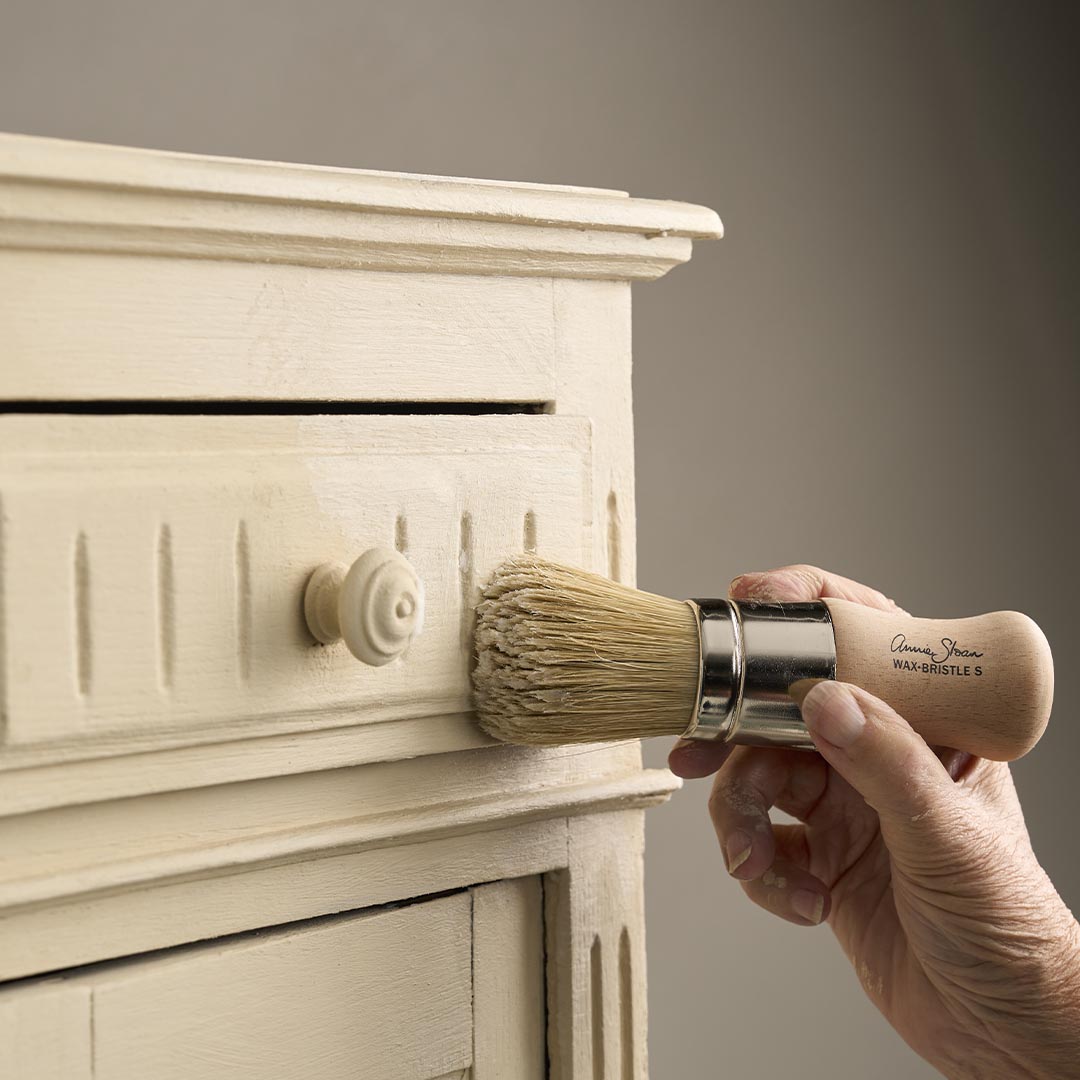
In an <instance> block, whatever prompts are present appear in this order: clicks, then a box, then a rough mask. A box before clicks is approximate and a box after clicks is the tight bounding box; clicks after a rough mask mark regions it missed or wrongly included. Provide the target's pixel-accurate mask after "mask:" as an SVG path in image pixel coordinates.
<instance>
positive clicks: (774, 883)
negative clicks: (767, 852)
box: [761, 869, 787, 889]
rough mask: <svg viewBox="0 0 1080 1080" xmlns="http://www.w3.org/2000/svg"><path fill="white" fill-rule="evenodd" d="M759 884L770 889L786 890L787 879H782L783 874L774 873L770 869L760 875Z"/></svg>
mask: <svg viewBox="0 0 1080 1080" xmlns="http://www.w3.org/2000/svg"><path fill="white" fill-rule="evenodd" d="M761 883H762V885H768V886H770V888H776V889H786V888H787V878H786V877H784V875H783V874H777V873H775V872H774V871H773V870H772V869H769V870H766V871H765V873H764V874H762V875H761Z"/></svg>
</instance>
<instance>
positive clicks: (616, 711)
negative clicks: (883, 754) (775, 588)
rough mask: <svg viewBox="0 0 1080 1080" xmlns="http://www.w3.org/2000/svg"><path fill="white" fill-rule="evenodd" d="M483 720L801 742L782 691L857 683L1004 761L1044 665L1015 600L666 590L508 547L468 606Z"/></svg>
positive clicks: (510, 736)
mask: <svg viewBox="0 0 1080 1080" xmlns="http://www.w3.org/2000/svg"><path fill="white" fill-rule="evenodd" d="M476 654H477V656H476V664H475V667H474V671H473V686H474V690H475V699H476V707H477V712H478V715H479V719H480V723H481V726H482V727H483V728H484V730H485V731H487V732H488V733H489V734H491V735H493V736H494V737H495V738H497V739H501V740H503V741H505V742H515V743H529V744H534V745H559V744H564V743H583V742H600V741H605V740H612V739H627V738H644V737H647V736H653V735H682V736H684V737H688V738H696V739H720V740H725V741H730V742H735V743H745V744H750V745H758V746H789V747H799V748H803V749H813V743H812V741H811V740H810V737H809V735H808V734H807V731H806V728H805V727H804V726H803V723H802V719H801V717H800V714H799V708H798V705H797V704H796V702H795V700H794V699H793V698H792V697H791V695H790V694H789V693H788V691H789V688H790V687H791V686H792V685H793V684H794V683H796V682H799V681H800V680H803V679H839V680H842V681H844V682H849V683H854V684H855V685H857V686H860V687H862V688H863V689H864V690H867V691H869V692H870V693H872V694H875V695H876V696H877V697H880V698H882V699H883V700H885V701H886V702H888V703H889V704H890V705H891V706H892V707H893V708H894V709H896V710H897V712H899V713H900V715H901V716H904V717H905V718H906V719H907V720H908V721H909V722H910V723H911V724H912V726H913V727H915V728H916V730H918V731H919V733H920V734H921V735H922V736H923V738H925V739H926V741H927V742H929V743H932V744H935V745H943V746H949V747H952V748H954V749H957V750H965V751H967V752H969V753H972V754H977V755H979V756H980V757H986V758H993V759H996V760H1000V761H1011V760H1013V759H1014V758H1018V757H1020V756H1022V755H1023V754H1025V753H1027V751H1028V750H1030V749H1031V747H1032V746H1034V745H1035V743H1036V742H1037V741H1038V740H1039V737H1040V736H1041V735H1042V732H1043V730H1044V728H1045V727H1046V722H1047V720H1048V719H1049V716H1050V706H1051V702H1052V699H1053V688H1054V670H1053V660H1052V658H1051V655H1050V647H1049V645H1048V644H1047V642H1046V638H1045V637H1044V636H1043V633H1042V631H1041V630H1040V629H1039V628H1038V626H1036V624H1035V623H1034V622H1032V620H1031V619H1029V618H1028V617H1027V616H1026V615H1021V614H1020V613H1019V612H1015V611H997V612H993V613H991V614H987V615H978V616H975V617H973V618H966V619H916V618H913V617H911V616H910V615H907V614H905V613H903V612H901V611H895V612H893V611H880V610H877V609H874V608H868V607H864V606H863V605H860V604H854V603H851V602H849V601H846V600H832V599H829V600H821V601H816V602H813V603H759V602H750V601H745V600H738V601H736V600H687V601H680V600H670V599H667V598H666V597H662V596H656V595H654V594H652V593H647V592H641V591H639V590H637V589H633V588H629V587H628V586H625V585H620V584H618V583H616V582H613V581H610V580H608V579H607V578H604V577H601V576H599V575H597V574H592V573H588V572H586V571H584V570H578V569H574V568H572V567H565V566H559V565H557V564H555V563H551V562H548V561H546V560H544V559H540V558H537V557H536V556H531V555H526V556H520V557H518V558H514V559H511V560H510V561H509V562H507V563H505V564H503V565H502V566H501V567H500V568H499V569H498V570H497V571H496V573H495V574H494V576H493V577H492V579H491V581H490V582H489V583H488V585H487V587H486V588H485V590H484V592H483V596H482V599H481V602H480V604H479V605H478V608H477V624H476Z"/></svg>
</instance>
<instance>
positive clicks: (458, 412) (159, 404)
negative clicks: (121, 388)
mask: <svg viewBox="0 0 1080 1080" xmlns="http://www.w3.org/2000/svg"><path fill="white" fill-rule="evenodd" d="M554 411H555V403H554V402H552V401H315V400H311V401H179V400H169V401H137V400H131V401H0V414H2V413H43V414H55V413H64V414H76V415H80V416H129V415H132V416H145V415H153V416H309V415H315V416H325V415H334V416H489V415H498V416H515V415H522V416H536V415H540V414H543V413H551V412H554Z"/></svg>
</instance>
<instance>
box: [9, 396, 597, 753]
mask: <svg viewBox="0 0 1080 1080" xmlns="http://www.w3.org/2000/svg"><path fill="white" fill-rule="evenodd" d="M589 445H590V427H589V422H588V421H587V420H581V419H577V418H562V417H553V416H542V415H511V416H475V417H474V416H467V417H466V416H459V417H453V416H334V417H326V416H324V417H307V416H305V417H288V416H279V417H251V416H247V417H222V416H219V417H183V416H160V417H130V416H122V417H107V416H97V417H43V416H9V417H6V418H4V419H3V420H2V421H0V446H2V447H3V450H4V453H3V463H2V465H0V499H2V504H3V536H2V541H3V547H2V550H3V567H2V583H0V589H2V601H3V606H2V620H3V625H2V635H0V646H2V649H3V657H2V661H3V662H2V667H0V670H2V673H3V674H2V678H3V687H2V692H3V695H4V700H5V704H6V715H7V727H6V731H5V732H4V738H5V743H6V745H5V748H6V749H7V750H8V752H9V757H10V755H11V754H13V753H15V752H16V751H17V750H18V749H19V748H27V747H38V748H49V747H59V748H63V749H64V752H65V753H66V754H67V756H73V755H74V756H78V755H79V754H84V755H93V754H101V753H111V752H113V751H114V750H115V748H116V747H123V748H124V749H125V750H130V749H132V748H137V747H155V746H167V745H178V744H181V743H185V742H186V743H194V742H208V741H217V740H224V739H229V738H235V737H247V736H250V735H257V734H261V733H268V734H269V733H276V732H281V731H296V730H304V731H306V730H310V729H312V728H320V727H334V726H339V727H340V726H351V725H358V724H367V723H371V722H376V721H384V720H392V719H398V718H403V717H416V716H430V715H441V714H445V713H452V712H461V711H464V710H467V709H468V707H469V694H468V692H469V687H468V655H469V649H470V645H471V637H470V632H471V620H472V606H473V605H474V603H475V601H476V599H477V595H478V591H479V589H480V587H481V586H482V583H483V581H484V579H485V578H486V576H487V575H488V574H489V573H490V571H491V570H492V569H493V568H494V567H495V566H496V565H497V564H498V562H499V561H500V560H501V559H503V558H504V557H506V556H507V555H508V554H511V553H514V552H518V551H520V550H522V549H523V548H531V547H535V548H538V549H539V550H540V551H541V552H542V553H543V554H545V555H548V556H550V557H553V558H559V559H563V560H568V561H570V562H576V563H583V562H585V561H587V558H588V556H587V552H589V551H590V550H591V548H590V545H591V534H590V529H591V523H590V516H591V511H590V494H589V474H590V461H589V453H590V450H589ZM376 545H387V546H390V545H394V546H396V547H397V548H398V549H399V550H400V551H402V552H403V553H404V554H405V556H406V557H407V558H408V559H409V561H410V562H411V563H412V565H413V567H414V568H415V570H416V572H417V574H418V575H419V577H420V579H421V581H422V582H423V584H424V587H425V592H426V616H425V624H424V629H423V632H422V633H421V635H420V636H419V637H418V638H417V639H416V640H415V641H413V642H412V644H411V645H410V646H409V647H408V649H407V651H406V652H405V654H404V656H402V657H400V658H399V659H397V660H395V661H394V662H392V663H390V664H388V665H386V666H385V667H371V666H368V665H366V664H363V663H361V662H359V661H358V660H356V659H355V658H354V657H353V656H352V655H351V654H350V653H349V652H348V651H347V649H346V648H345V647H344V645H343V644H341V643H340V642H339V643H337V644H334V645H330V646H324V645H319V644H317V643H316V642H315V640H314V639H313V638H312V636H311V634H310V633H309V631H308V629H307V624H306V622H305V619H304V614H303V594H304V588H305V585H306V583H307V581H308V579H309V577H310V576H311V574H312V572H313V571H314V569H315V568H316V567H317V566H319V565H320V564H322V563H324V562H327V561H341V562H344V563H347V564H348V563H351V562H352V561H353V560H355V559H356V558H357V557H358V556H359V555H360V554H361V553H362V552H363V551H365V550H366V549H367V548H369V547H372V546H376ZM0 757H2V755H0Z"/></svg>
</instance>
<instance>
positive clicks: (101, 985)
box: [0, 877, 545, 1080]
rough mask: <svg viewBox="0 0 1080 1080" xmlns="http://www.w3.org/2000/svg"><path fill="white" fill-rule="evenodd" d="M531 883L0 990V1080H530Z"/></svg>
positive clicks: (538, 1016) (536, 927) (536, 1009)
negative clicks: (0, 1079) (361, 1079)
mask: <svg viewBox="0 0 1080 1080" xmlns="http://www.w3.org/2000/svg"><path fill="white" fill-rule="evenodd" d="M541 895H542V892H541V884H540V880H539V878H536V877H531V878H521V879H518V880H513V881H501V882H496V883H494V884H491V885H484V886H480V887H478V888H475V889H472V890H469V891H467V892H461V893H457V894H454V895H451V896H446V897H442V898H440V899H438V900H430V901H427V902H424V903H415V904H412V905H409V906H406V907H401V908H391V909H376V910H374V911H368V912H357V913H353V914H348V915H341V916H334V917H331V918H326V919H321V920H316V921H314V922H309V923H300V924H296V925H295V926H291V927H282V928H279V929H274V930H271V931H266V932H262V933H258V934H249V935H242V936H239V937H236V938H233V939H231V940H230V939H224V940H223V941H220V942H214V943H211V944H207V945H199V946H194V947H189V948H181V949H176V950H173V951H171V952H166V953H164V954H159V955H158V956H156V957H154V958H145V959H143V958H134V959H132V960H129V961H125V962H121V963H120V964H117V965H114V966H112V967H110V968H105V969H98V970H95V969H94V968H89V969H82V970H78V969H76V970H74V971H71V972H68V973H66V974H65V976H64V977H63V978H61V979H56V978H53V979H42V980H37V981H32V982H29V983H26V984H24V985H21V986H14V987H11V988H8V989H4V988H0V1036H2V1038H0V1075H2V1076H4V1077H5V1080H8V1078H10V1080H31V1078H33V1080H51V1078H53V1077H55V1078H56V1080H83V1078H85V1080H90V1077H94V1080H145V1078H150V1077H152V1078H153V1080H297V1078H298V1077H308V1078H310V1080H356V1078H358V1077H370V1078H371V1080H434V1078H439V1080H444V1078H445V1080H449V1078H451V1077H453V1078H454V1080H510V1078H513V1080H542V1077H543V1076H544V1074H545V1053H544V1042H545V1034H544V981H545V975H544V961H543V957H544V947H543V909H542V901H541Z"/></svg>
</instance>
